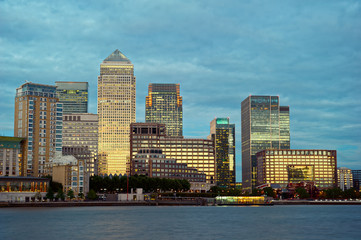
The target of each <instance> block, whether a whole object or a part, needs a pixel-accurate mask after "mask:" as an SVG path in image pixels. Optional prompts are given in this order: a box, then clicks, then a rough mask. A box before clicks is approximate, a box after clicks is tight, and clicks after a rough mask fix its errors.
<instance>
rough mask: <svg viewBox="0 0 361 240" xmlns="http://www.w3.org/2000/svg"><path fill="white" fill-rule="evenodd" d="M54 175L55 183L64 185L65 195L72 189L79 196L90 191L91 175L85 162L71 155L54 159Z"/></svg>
mask: <svg viewBox="0 0 361 240" xmlns="http://www.w3.org/2000/svg"><path fill="white" fill-rule="evenodd" d="M52 175H53V181H55V182H59V183H61V184H62V185H63V190H64V192H65V193H67V192H68V191H69V190H70V189H72V190H73V191H74V195H75V196H77V195H78V194H79V193H83V194H84V195H85V193H87V192H88V191H89V175H88V173H87V172H86V167H85V161H84V160H81V159H80V160H79V159H76V158H75V157H74V156H71V155H69V156H57V157H56V158H55V159H53V166H52Z"/></svg>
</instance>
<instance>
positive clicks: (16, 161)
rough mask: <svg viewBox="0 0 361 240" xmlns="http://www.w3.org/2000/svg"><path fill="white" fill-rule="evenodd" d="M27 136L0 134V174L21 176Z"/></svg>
mask: <svg viewBox="0 0 361 240" xmlns="http://www.w3.org/2000/svg"><path fill="white" fill-rule="evenodd" d="M24 143H25V138H18V137H2V136H0V176H19V175H20V168H21V164H22V162H23V161H22V160H23V152H24V146H25V145H24Z"/></svg>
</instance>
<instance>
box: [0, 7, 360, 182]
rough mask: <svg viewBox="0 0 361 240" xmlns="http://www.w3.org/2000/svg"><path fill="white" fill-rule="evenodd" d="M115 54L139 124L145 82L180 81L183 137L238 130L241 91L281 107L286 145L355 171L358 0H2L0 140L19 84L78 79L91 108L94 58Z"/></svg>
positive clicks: (9, 126) (95, 73)
mask: <svg viewBox="0 0 361 240" xmlns="http://www.w3.org/2000/svg"><path fill="white" fill-rule="evenodd" d="M115 49H119V50H120V51H121V52H122V53H123V54H124V55H126V56H127V57H128V58H129V59H130V60H131V61H132V63H133V64H134V70H135V75H136V78H137V107H136V109H137V110H136V111H137V121H138V122H142V121H144V108H145V96H146V95H147V87H148V84H149V83H180V86H181V95H182V96H183V114H184V116H183V119H184V130H183V131H184V135H185V136H186V137H197V138H206V137H207V135H208V134H209V123H210V121H211V120H212V119H213V118H215V117H230V120H231V122H232V123H235V124H236V129H237V180H238V181H241V143H240V141H239V140H240V138H241V132H240V124H241V106H240V103H241V101H242V100H244V99H245V98H246V97H247V96H249V95H250V94H252V95H278V96H280V103H281V105H285V106H290V114H291V148H296V149H297V148H305V149H306V148H307V149H308V148H311V149H335V150H337V151H338V166H344V167H349V168H351V169H361V100H360V98H361V66H360V64H361V3H360V1H351V0H350V1H341V0H336V1H331V0H327V1H315V0H312V1H296V0H295V1H219V0H218V1H210V0H207V1H188V0H182V1H169V0H163V1H161V0H159V1H158V0H152V1H134V0H133V1H125V0H123V1H112V0H108V1H106V2H102V1H98V0H95V1H89V0H88V1H54V2H53V1H51V2H49V1H28V0H24V1H18V0H9V1H3V0H0V88H1V95H0V110H1V111H0V117H1V126H0V134H1V135H7V136H13V125H14V123H13V121H14V117H13V115H14V97H15V89H16V88H17V87H19V86H20V85H21V84H23V83H24V82H25V80H28V81H31V82H34V83H42V84H54V83H55V81H87V82H89V88H90V89H89V91H90V105H89V108H90V112H92V113H96V104H97V102H96V96H97V77H98V75H99V68H100V63H101V62H102V61H103V60H104V59H105V58H106V57H107V56H108V55H110V54H111V53H112V52H113V51H114V50H115Z"/></svg>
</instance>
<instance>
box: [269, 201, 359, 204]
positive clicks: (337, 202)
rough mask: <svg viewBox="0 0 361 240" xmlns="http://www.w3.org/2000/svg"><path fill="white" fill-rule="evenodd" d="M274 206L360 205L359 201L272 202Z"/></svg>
mask: <svg viewBox="0 0 361 240" xmlns="http://www.w3.org/2000/svg"><path fill="white" fill-rule="evenodd" d="M272 203H273V204H274V205H361V201H349V200H346V201H345V200H322V201H321V200H273V201H272Z"/></svg>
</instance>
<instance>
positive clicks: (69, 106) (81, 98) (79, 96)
mask: <svg viewBox="0 0 361 240" xmlns="http://www.w3.org/2000/svg"><path fill="white" fill-rule="evenodd" d="M55 86H57V89H56V94H57V97H58V98H59V102H60V103H62V104H63V113H64V114H69V113H87V112H88V83H87V82H59V81H58V82H55Z"/></svg>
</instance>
